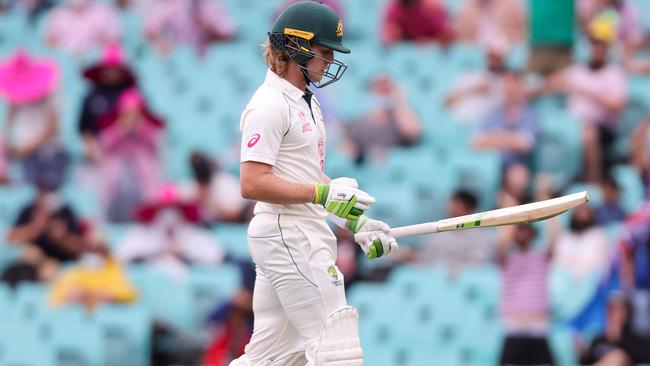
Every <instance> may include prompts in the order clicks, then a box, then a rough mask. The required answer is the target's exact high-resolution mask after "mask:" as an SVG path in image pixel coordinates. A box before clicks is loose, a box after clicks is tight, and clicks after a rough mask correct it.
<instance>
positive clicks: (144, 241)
mask: <svg viewBox="0 0 650 366" xmlns="http://www.w3.org/2000/svg"><path fill="white" fill-rule="evenodd" d="M137 217H138V219H139V221H140V223H139V224H138V225H137V226H136V227H134V228H133V229H131V230H129V231H128V232H127V233H126V234H125V236H124V239H123V240H122V243H121V244H120V245H119V248H118V250H117V256H118V258H119V259H120V260H121V261H122V262H125V263H129V262H143V263H146V264H148V265H151V266H153V267H156V268H160V269H162V270H164V271H166V272H167V273H169V274H170V275H172V276H174V277H175V278H184V277H185V276H186V271H187V266H188V265H190V264H202V265H215V264H217V263H220V262H221V261H222V260H223V257H224V253H223V252H222V250H221V247H220V245H219V242H218V241H217V240H216V238H215V237H214V235H213V234H212V232H210V231H209V230H207V229H205V228H203V227H201V226H200V225H199V212H198V207H196V205H194V204H192V203H188V202H184V201H182V200H181V199H180V197H179V196H178V193H177V192H176V190H175V189H174V187H173V186H165V187H163V188H162V189H161V190H160V192H159V193H158V197H157V198H156V199H155V200H152V201H150V202H148V203H146V204H144V205H142V206H141V207H140V209H139V210H138V215H137Z"/></svg>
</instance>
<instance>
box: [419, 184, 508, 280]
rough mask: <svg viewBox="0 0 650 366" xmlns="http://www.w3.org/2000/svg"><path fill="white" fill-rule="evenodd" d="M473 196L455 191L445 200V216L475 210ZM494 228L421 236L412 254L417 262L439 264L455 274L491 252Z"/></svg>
mask: <svg viewBox="0 0 650 366" xmlns="http://www.w3.org/2000/svg"><path fill="white" fill-rule="evenodd" d="M476 204H477V201H476V196H475V195H474V194H473V193H471V192H469V191H465V190H458V191H456V192H455V193H454V194H453V195H452V196H451V198H450V199H449V201H448V202H447V217H457V216H464V215H470V214H473V213H475V212H476ZM494 234H495V232H494V231H493V230H491V229H480V230H462V231H455V232H447V233H439V234H437V235H429V236H426V237H423V240H422V244H421V245H420V248H419V249H418V251H417V253H416V255H415V258H416V261H417V262H418V263H421V264H441V265H443V266H445V267H446V268H447V269H448V270H449V273H451V274H455V273H458V272H460V271H462V270H463V269H464V268H465V267H468V266H472V265H480V264H483V263H485V262H487V261H489V260H490V259H492V257H493V255H494V249H495V244H496V243H495V241H496V237H495V235H494Z"/></svg>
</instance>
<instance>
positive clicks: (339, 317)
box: [315, 306, 363, 366]
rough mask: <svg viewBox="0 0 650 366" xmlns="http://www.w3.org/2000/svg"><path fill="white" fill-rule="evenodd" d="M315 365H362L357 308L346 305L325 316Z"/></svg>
mask: <svg viewBox="0 0 650 366" xmlns="http://www.w3.org/2000/svg"><path fill="white" fill-rule="evenodd" d="M315 366H363V351H362V350H361V341H360V340H359V314H358V313H357V309H355V308H353V307H352V306H346V307H344V308H341V309H339V310H337V311H335V312H333V313H332V314H330V315H329V316H328V317H327V320H325V324H323V328H322V329H321V331H320V338H319V340H318V348H317V350H316V365H315Z"/></svg>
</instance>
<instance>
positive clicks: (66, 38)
mask: <svg viewBox="0 0 650 366" xmlns="http://www.w3.org/2000/svg"><path fill="white" fill-rule="evenodd" d="M121 35H122V25H121V23H120V19H119V18H118V16H117V13H116V12H115V9H113V7H112V6H110V5H108V4H106V3H103V2H98V1H95V0H66V1H64V2H63V3H61V4H60V5H58V6H57V7H56V8H54V10H52V12H51V13H50V14H49V19H48V24H47V29H46V31H45V38H46V41H47V44H48V45H50V47H56V48H61V49H62V50H65V51H66V52H68V53H70V54H72V55H75V56H77V57H82V56H84V55H86V53H87V52H88V51H92V50H93V49H97V48H99V49H101V48H103V47H105V46H107V45H109V44H113V43H116V42H118V41H119V39H120V37H121Z"/></svg>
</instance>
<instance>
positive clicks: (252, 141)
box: [247, 133, 260, 148]
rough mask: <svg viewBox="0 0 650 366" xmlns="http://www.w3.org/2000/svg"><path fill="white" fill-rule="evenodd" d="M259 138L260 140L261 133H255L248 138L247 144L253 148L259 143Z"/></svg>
mask: <svg viewBox="0 0 650 366" xmlns="http://www.w3.org/2000/svg"><path fill="white" fill-rule="evenodd" d="M259 140H260V134H259V133H256V134H254V135H253V136H252V137H251V139H250V140H248V145H247V146H248V147H249V148H251V147H253V146H255V144H257V142H258V141H259Z"/></svg>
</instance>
